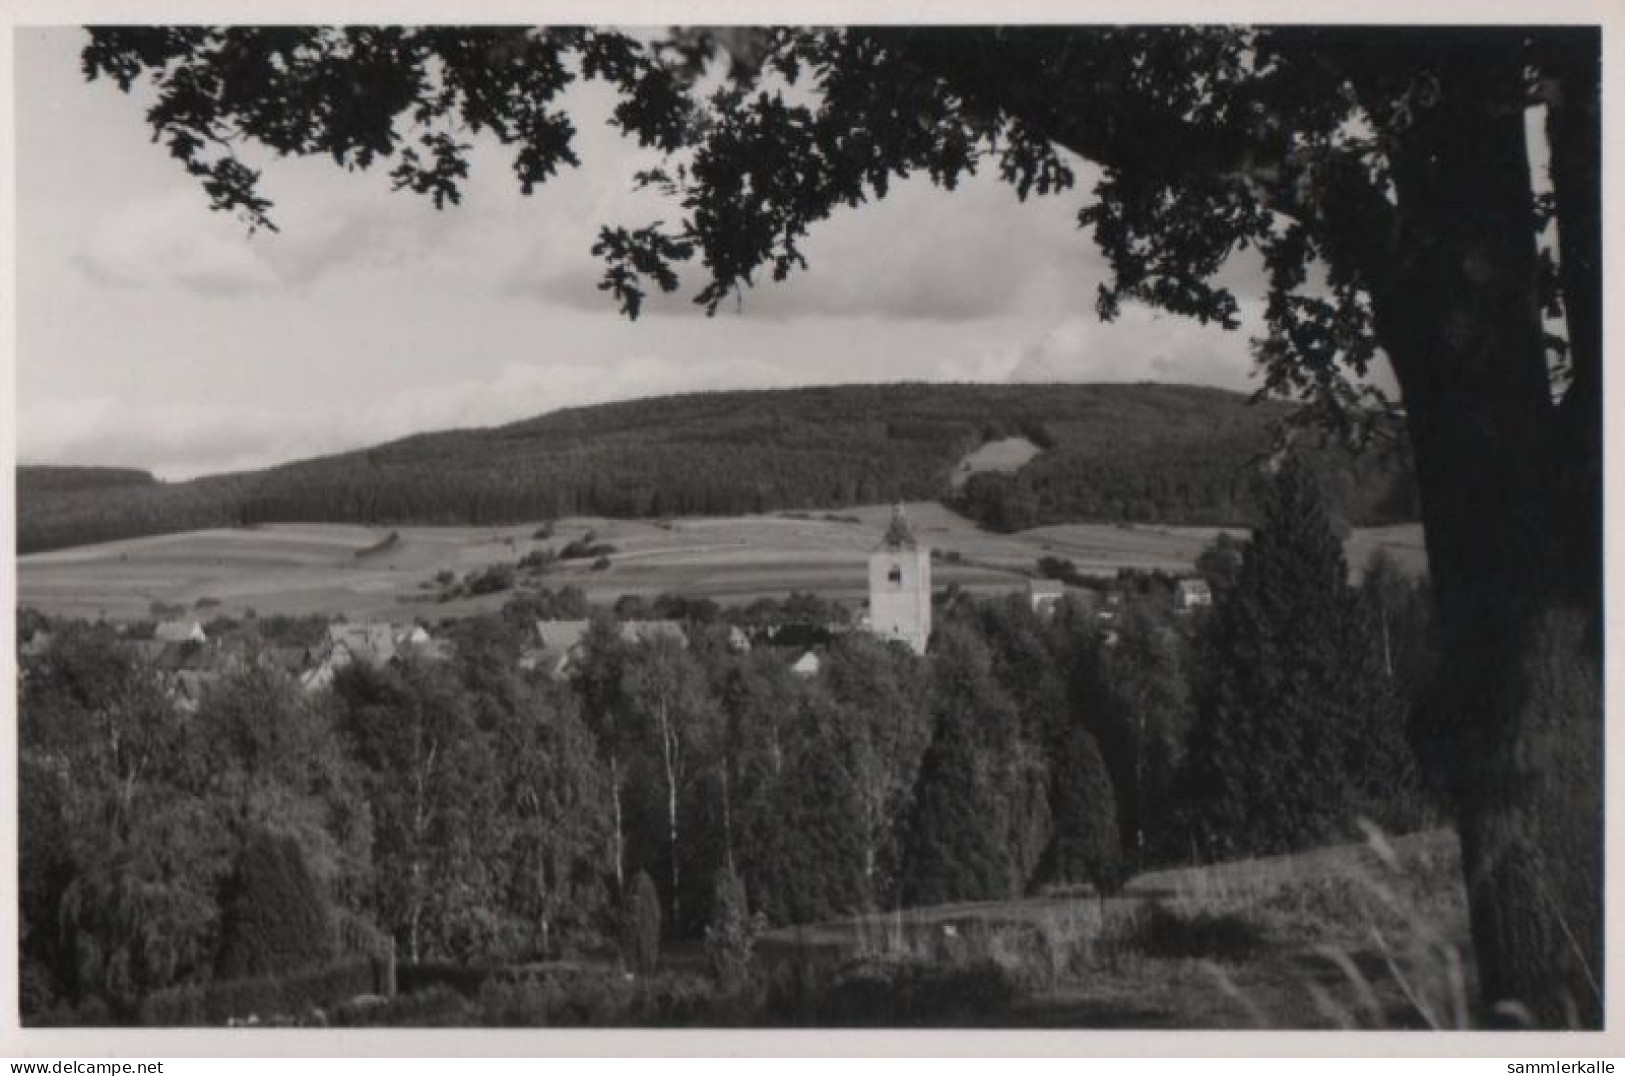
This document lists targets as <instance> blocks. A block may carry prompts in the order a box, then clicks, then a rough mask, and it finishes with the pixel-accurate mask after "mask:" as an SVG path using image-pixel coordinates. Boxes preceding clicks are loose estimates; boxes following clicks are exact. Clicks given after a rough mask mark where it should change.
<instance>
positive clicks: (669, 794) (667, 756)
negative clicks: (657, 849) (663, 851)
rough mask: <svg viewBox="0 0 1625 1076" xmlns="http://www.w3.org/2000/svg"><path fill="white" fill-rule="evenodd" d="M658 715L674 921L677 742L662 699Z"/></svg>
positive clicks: (678, 904) (678, 913)
mask: <svg viewBox="0 0 1625 1076" xmlns="http://www.w3.org/2000/svg"><path fill="white" fill-rule="evenodd" d="M659 716H660V750H661V757H662V760H663V762H664V764H665V768H666V826H667V834H668V837H669V839H670V841H671V921H672V922H673V923H676V922H678V921H679V920H680V919H681V918H682V909H683V903H682V896H681V892H682V891H681V890H680V889H679V888H678V887H679V886H680V885H681V884H682V879H681V877H680V875H679V869H680V867H679V864H678V860H677V743H676V730H675V729H674V728H673V727H672V720H671V712H670V710H669V708H668V706H667V704H666V703H665V702H664V701H662V702H661V703H660V705H659Z"/></svg>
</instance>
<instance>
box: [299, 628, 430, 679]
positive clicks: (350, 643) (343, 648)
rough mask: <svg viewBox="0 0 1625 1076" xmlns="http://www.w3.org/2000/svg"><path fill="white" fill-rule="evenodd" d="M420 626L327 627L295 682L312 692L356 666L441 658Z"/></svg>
mask: <svg viewBox="0 0 1625 1076" xmlns="http://www.w3.org/2000/svg"><path fill="white" fill-rule="evenodd" d="M437 643H438V641H437V640H434V639H432V638H431V637H430V636H429V633H428V632H427V631H425V630H424V629H423V627H422V626H421V625H417V624H413V625H410V626H408V627H406V628H399V627H396V626H395V625H394V624H390V623H387V622H382V621H367V622H363V623H360V624H347V623H346V624H329V625H328V626H327V640H326V642H325V643H324V644H323V645H322V647H321V648H320V650H319V652H318V653H317V655H316V657H315V660H314V661H312V662H310V663H309V667H308V668H307V669H306V670H305V672H304V673H303V675H301V676H300V678H299V682H300V684H302V685H303V686H304V687H305V688H306V689H307V690H310V691H314V690H316V689H318V688H323V687H326V686H327V685H329V684H331V683H332V682H333V677H334V676H335V675H337V673H338V671H339V670H340V669H342V668H345V667H346V666H348V665H352V664H355V663H357V662H359V663H361V664H363V665H371V666H374V667H380V666H384V665H388V664H389V663H390V662H392V661H394V660H395V659H396V658H398V657H405V656H407V655H409V654H413V655H417V656H421V657H430V658H435V657H442V656H444V652H443V651H442V649H441V648H440V647H439V646H438V645H437Z"/></svg>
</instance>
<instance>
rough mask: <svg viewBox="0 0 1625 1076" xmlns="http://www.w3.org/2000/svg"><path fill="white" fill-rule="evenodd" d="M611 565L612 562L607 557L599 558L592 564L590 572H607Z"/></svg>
mask: <svg viewBox="0 0 1625 1076" xmlns="http://www.w3.org/2000/svg"><path fill="white" fill-rule="evenodd" d="M611 563H612V562H611V561H610V559H609V558H608V557H607V556H606V557H599V558H598V559H597V560H595V561H593V562H592V570H593V571H595V572H602V571H607V570H608V569H609V566H610V564H611Z"/></svg>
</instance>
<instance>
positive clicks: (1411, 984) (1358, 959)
mask: <svg viewBox="0 0 1625 1076" xmlns="http://www.w3.org/2000/svg"><path fill="white" fill-rule="evenodd" d="M761 948H762V951H763V954H764V956H766V957H768V958H769V959H778V960H786V959H790V960H793V959H796V956H795V954H796V953H798V952H806V951H811V952H814V953H821V954H823V955H824V956H825V958H826V959H828V958H834V959H836V960H839V959H842V958H843V957H842V956H841V955H839V954H845V957H847V958H850V957H852V956H864V957H867V958H869V959H874V960H881V961H884V960H887V959H896V958H899V957H902V956H913V957H915V958H925V959H928V960H932V961H935V962H938V963H941V964H954V963H959V964H964V965H967V966H975V965H976V964H977V963H978V962H980V961H992V962H994V963H997V964H999V965H1000V966H1002V967H1003V968H1004V969H1005V970H1006V972H1007V973H1009V974H1010V975H1011V976H1012V977H1013V979H1014V980H1015V981H1016V982H1017V983H1018V984H1019V986H1020V988H1021V996H1020V998H1019V999H1018V1001H1017V1002H1016V1004H1015V1005H1014V1007H1013V1008H1012V1009H1010V1010H1007V1011H1001V1012H998V1013H994V1014H989V1017H988V1019H987V1021H986V1025H985V1026H1024V1027H1074V1028H1160V1029H1180V1028H1183V1029H1194V1028H1272V1029H1285V1028H1314V1029H1338V1028H1342V1029H1357V1028H1419V1027H1438V1028H1462V1027H1466V1026H1468V1024H1469V1023H1470V1021H1471V1019H1472V1017H1471V1013H1470V1006H1471V999H1472V998H1473V996H1474V988H1473V984H1472V966H1471V957H1470V953H1471V946H1470V944H1469V932H1468V925H1467V911H1466V900H1465V894H1464V891H1463V887H1462V883H1461V873H1460V851H1459V847H1458V844H1457V841H1456V838H1455V835H1454V834H1453V833H1450V832H1448V831H1442V830H1440V831H1433V832H1429V833H1421V834H1415V835H1412V836H1408V837H1402V838H1398V839H1393V840H1389V839H1387V838H1384V837H1382V836H1380V835H1374V837H1373V839H1372V840H1371V841H1369V842H1367V843H1365V844H1352V845H1341V846H1335V847H1328V848H1321V849H1316V850H1314V851H1309V852H1303V853H1299V854H1297V855H1290V856H1276V857H1271V858H1269V859H1258V860H1244V861H1237V862H1231V863H1220V864H1214V865H1210V866H1205V867H1194V868H1184V869H1177V870H1164V871H1158V872H1155V873H1152V874H1146V875H1142V876H1140V877H1138V878H1136V879H1135V880H1134V881H1133V882H1131V883H1130V884H1129V886H1128V887H1127V888H1126V889H1125V890H1124V891H1123V892H1122V893H1121V894H1120V895H1117V896H1113V897H1108V898H1104V899H1103V898H1099V897H1096V896H1093V895H1055V896H1042V897H1033V898H1028V899H1025V900H1015V901H999V902H984V903H976V904H958V905H944V906H940V907H933V908H918V909H909V910H906V911H903V912H899V913H893V914H890V915H885V914H882V915H875V916H866V917H859V918H855V919H846V920H840V921H836V922H831V923H825V924H820V925H817V926H811V927H800V928H785V929H782V930H778V931H773V932H771V933H769V934H768V935H767V936H766V937H765V938H764V939H763V941H762V943H761Z"/></svg>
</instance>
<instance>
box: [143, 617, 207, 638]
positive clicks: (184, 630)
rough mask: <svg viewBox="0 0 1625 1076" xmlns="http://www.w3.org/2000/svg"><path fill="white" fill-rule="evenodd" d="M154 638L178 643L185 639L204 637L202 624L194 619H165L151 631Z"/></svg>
mask: <svg viewBox="0 0 1625 1076" xmlns="http://www.w3.org/2000/svg"><path fill="white" fill-rule="evenodd" d="M152 637H153V638H154V639H161V640H163V641H164V642H166V643H178V642H181V641H183V640H186V639H201V638H203V637H204V634H203V625H202V624H199V623H198V622H197V621H195V620H165V621H163V622H161V623H160V624H159V625H158V626H157V627H156V628H154V629H153V631H152Z"/></svg>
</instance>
